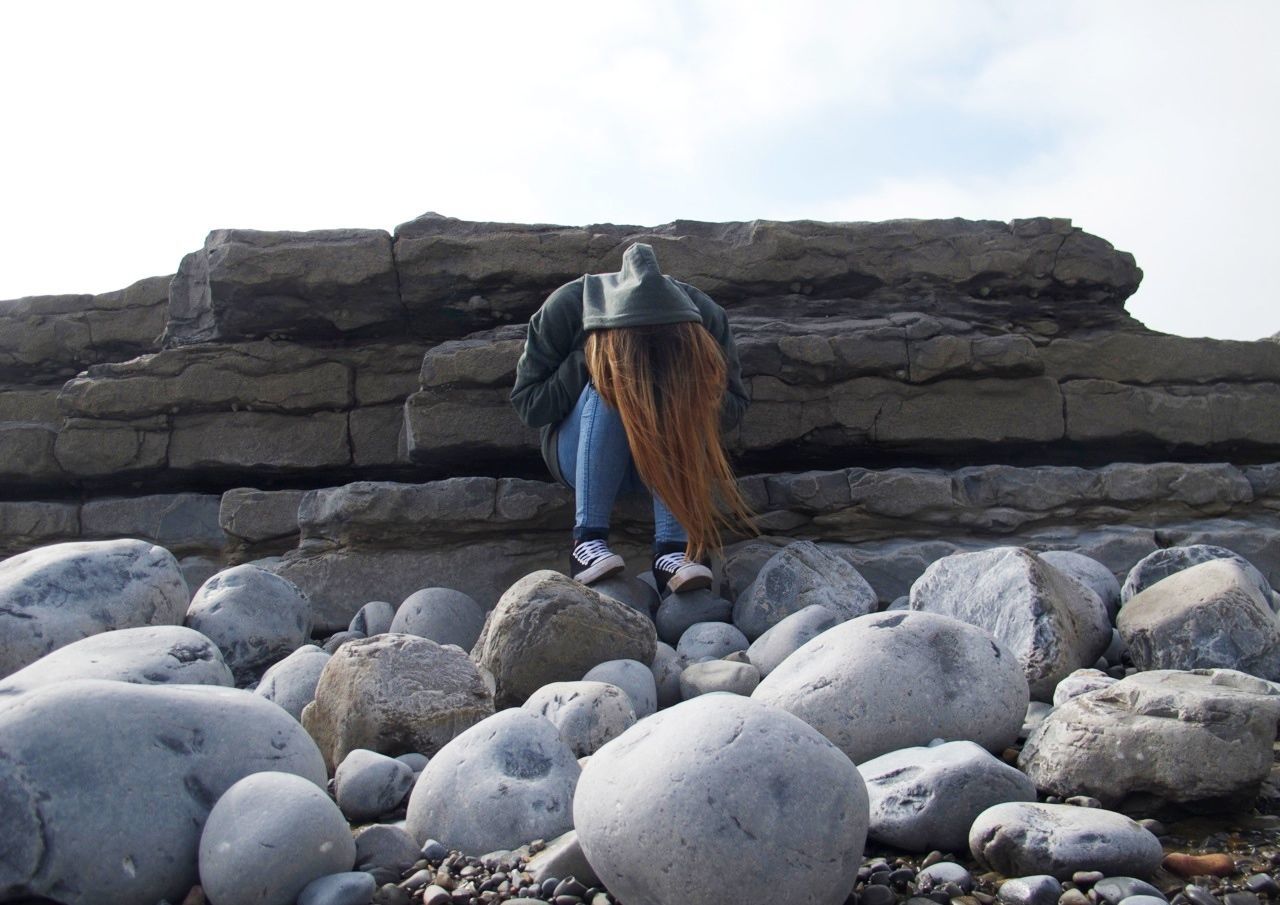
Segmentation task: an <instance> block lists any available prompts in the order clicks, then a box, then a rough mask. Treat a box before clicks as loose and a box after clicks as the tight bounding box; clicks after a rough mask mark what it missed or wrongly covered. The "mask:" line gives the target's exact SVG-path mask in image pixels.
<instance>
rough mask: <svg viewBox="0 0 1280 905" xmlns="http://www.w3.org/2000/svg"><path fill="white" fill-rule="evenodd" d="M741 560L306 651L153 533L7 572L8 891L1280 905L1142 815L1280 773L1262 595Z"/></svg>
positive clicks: (524, 581) (278, 621)
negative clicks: (676, 586) (718, 577)
mask: <svg viewBox="0 0 1280 905" xmlns="http://www.w3.org/2000/svg"><path fill="white" fill-rule="evenodd" d="M357 530H358V529H357ZM749 559H750V558H749V557H746V556H741V557H738V558H737V560H735V561H733V562H728V561H726V562H724V563H723V564H722V566H723V568H722V574H723V575H724V576H726V578H727V576H728V575H729V574H731V573H732V574H733V575H734V576H736V578H735V584H736V585H737V589H736V590H732V589H731V585H730V583H729V582H728V581H727V580H725V581H722V583H721V585H720V590H721V591H722V592H723V593H724V594H725V595H727V596H721V595H720V593H717V592H715V591H712V590H706V591H695V592H690V593H686V594H668V595H666V596H665V597H660V596H659V594H658V593H657V591H656V590H655V589H654V587H653V585H652V583H651V576H648V575H641V576H638V577H626V578H614V579H609V580H606V581H604V582H601V583H599V584H597V585H595V586H593V587H586V586H583V585H581V584H579V583H577V582H574V581H572V580H571V579H569V578H566V577H565V576H563V575H561V574H559V573H557V572H554V571H548V570H542V571H536V572H533V573H531V574H529V575H526V576H524V577H523V578H521V579H520V580H518V581H516V582H515V583H514V584H512V586H511V587H510V588H508V589H507V590H506V592H505V593H503V594H502V596H501V598H500V599H499V600H498V602H497V604H496V605H495V606H494V607H493V608H492V609H491V610H489V611H487V612H486V610H485V608H484V607H483V606H481V605H480V604H479V603H477V602H476V601H475V600H474V599H472V598H471V597H470V596H468V595H466V594H464V593H462V592H459V591H456V590H453V589H449V588H445V587H430V588H421V589H419V590H417V591H416V592H414V593H413V594H410V595H408V596H407V597H406V598H405V599H404V600H403V601H401V602H399V603H391V602H388V601H383V600H372V601H368V602H366V603H365V604H364V605H362V606H361V607H359V609H358V610H357V612H356V613H355V614H354V615H353V617H352V618H351V619H350V622H349V623H348V624H347V625H346V626H345V627H344V628H343V629H342V630H341V631H339V632H337V633H335V634H332V635H328V636H326V635H325V634H324V632H323V631H322V632H321V634H320V635H318V636H317V635H316V627H317V626H316V622H315V619H314V615H313V608H312V602H311V600H310V598H309V596H308V595H307V593H306V592H305V591H304V590H303V589H301V588H299V587H298V586H297V585H296V584H294V583H292V582H291V581H289V580H288V579H287V578H285V577H282V576H281V575H278V574H275V573H273V572H271V571H268V570H266V569H264V568H262V567H260V566H256V565H250V564H246V565H240V566H235V567H232V568H229V569H226V570H223V571H221V572H219V573H217V574H215V575H213V576H212V577H210V578H209V579H208V580H207V581H205V582H204V583H203V584H202V585H201V586H200V587H199V588H198V589H197V590H196V592H195V594H194V595H192V596H191V597H190V599H189V600H188V589H187V586H186V583H185V580H184V578H183V576H182V573H181V570H180V569H179V567H178V564H177V561H176V559H175V558H174V557H173V556H172V554H171V553H169V552H168V551H167V550H165V549H163V548H161V547H158V546H155V545H152V544H149V543H147V542H145V541H139V540H120V541H101V542H76V543H68V544H57V545H51V546H47V547H43V548H39V549H37V550H34V551H30V552H28V553H24V554H20V555H17V556H14V557H10V558H9V559H7V560H4V561H3V562H0V630H2V631H3V634H4V637H5V638H6V646H5V647H4V650H3V655H2V657H0V675H3V678H0V803H2V804H3V807H2V808H0V839H3V840H5V845H4V846H0V901H6V902H7V901H21V900H24V899H27V898H30V897H41V898H44V899H51V900H53V901H57V902H62V903H67V905H78V903H88V902H97V901H111V902H118V903H122V905H130V903H140V905H141V903H148V905H153V903H155V902H159V901H167V902H173V903H177V902H182V901H184V900H185V901H188V902H196V901H208V902H210V903H212V905H239V903H251V902H252V903H279V905H289V903H294V902H299V903H304V905H369V903H380V905H389V903H396V905H407V903H411V902H425V903H429V905H445V903H456V905H479V903H486V905H488V903H497V902H506V901H514V902H521V903H532V902H554V903H556V905H576V903H587V905H610V903H612V902H614V901H621V902H624V903H627V905H631V903H676V902H687V903H694V905H698V903H715V902H722V901H725V900H726V899H732V900H735V901H737V900H740V901H744V902H770V901H778V900H779V899H784V900H786V901H797V902H812V903H830V905H839V903H842V902H845V901H846V900H848V901H853V902H856V903H859V905H891V903H893V902H896V901H899V900H909V899H912V898H915V899H919V900H921V901H920V902H919V903H918V905H924V902H925V901H929V902H937V903H939V905H946V903H950V902H952V901H953V900H963V901H964V902H965V905H972V903H977V905H992V903H994V902H997V901H998V902H1000V903H1002V905H1088V903H1095V905H1097V903H1102V905H1119V903H1121V902H1125V901H1128V905H1153V901H1152V900H1147V899H1141V898H1138V897H1141V896H1153V897H1155V899H1157V900H1159V901H1161V902H1164V901H1169V902H1172V903H1174V905H1188V903H1190V905H1214V903H1215V902H1221V903H1223V905H1255V903H1256V902H1258V901H1259V898H1258V897H1259V896H1262V897H1266V898H1271V897H1280V887H1277V885H1276V881H1275V877H1274V876H1272V874H1273V872H1274V869H1275V868H1274V865H1271V864H1270V863H1263V864H1258V863H1256V861H1245V860H1242V861H1241V863H1240V864H1236V862H1235V861H1234V860H1232V859H1231V858H1230V857H1229V856H1226V855H1223V854H1219V855H1209V856H1205V855H1200V854H1198V853H1195V852H1190V851H1186V852H1181V853H1178V852H1174V853H1172V854H1167V853H1166V851H1165V845H1164V844H1162V837H1163V842H1164V843H1166V844H1167V843H1170V842H1172V841H1173V840H1172V837H1170V836H1168V835H1167V830H1166V829H1165V828H1164V827H1163V826H1162V825H1161V824H1160V823H1159V822H1158V820H1157V819H1156V818H1160V819H1168V818H1169V817H1170V815H1177V814H1179V813H1183V812H1184V811H1188V810H1194V811H1196V812H1215V811H1216V812H1222V811H1229V812H1230V811H1234V812H1238V811H1239V810H1240V809H1243V808H1248V807H1249V806H1251V805H1252V803H1253V802H1254V801H1255V800H1256V798H1257V796H1258V795H1259V792H1260V790H1261V788H1262V787H1263V783H1264V782H1265V781H1266V780H1267V779H1268V777H1269V776H1270V774H1271V770H1272V765H1273V755H1272V747H1273V744H1274V742H1275V739H1276V727H1277V723H1278V721H1280V687H1278V686H1277V685H1275V684H1273V683H1275V682H1276V681H1277V680H1280V620H1278V619H1277V616H1276V609H1277V607H1280V594H1277V593H1276V591H1275V590H1273V588H1272V587H1271V585H1270V583H1269V581H1268V580H1267V578H1266V577H1265V576H1264V575H1263V574H1262V573H1261V572H1259V571H1258V570H1257V569H1256V568H1255V567H1254V566H1253V564H1252V563H1251V562H1250V561H1249V560H1248V559H1246V558H1245V557H1243V556H1241V555H1239V554H1238V553H1236V552H1234V551H1231V550H1228V549H1225V548H1221V547H1214V546H1207V545H1189V546H1180V547H1170V548H1166V549H1162V550H1159V551H1156V552H1154V553H1152V554H1150V555H1148V556H1145V557H1143V558H1142V559H1141V560H1139V561H1138V562H1136V563H1133V564H1132V565H1131V567H1130V568H1128V569H1127V570H1125V571H1124V572H1122V573H1121V575H1119V576H1117V574H1116V573H1114V572H1113V571H1112V570H1111V569H1109V568H1108V567H1107V566H1106V565H1105V564H1103V563H1101V562H1099V561H1097V560H1094V559H1091V558H1089V557H1086V556H1083V555H1081V554H1078V553H1073V552H1070V551H1056V552H1045V553H1043V554H1037V553H1035V552H1033V551H1031V550H1028V549H1026V548H1024V547H1013V546H998V547H990V548H986V549H983V550H978V551H973V552H965V553H953V554H950V555H947V556H943V557H941V558H939V559H938V560H937V561H935V562H934V563H932V564H931V565H930V566H929V567H928V568H927V569H926V570H925V571H924V573H923V574H922V575H921V576H920V577H919V578H918V579H917V580H916V581H915V582H914V583H913V584H912V585H911V587H910V589H909V592H908V593H907V594H906V595H904V596H903V597H902V598H901V599H898V600H895V601H893V602H892V603H890V604H889V605H888V606H885V605H884V604H883V602H882V601H881V600H880V599H879V598H878V595H877V594H876V592H875V591H874V590H873V589H872V587H871V585H870V584H869V583H868V582H867V580H866V579H865V578H864V577H863V576H862V574H861V573H860V572H859V570H858V569H857V568H856V567H855V566H854V565H853V564H851V563H850V562H849V560H848V559H847V558H845V557H844V556H842V555H841V552H840V550H839V549H838V548H832V547H827V546H823V545H819V544H815V543H812V542H808V541H798V542H794V543H791V544H789V545H787V546H785V547H783V548H782V549H780V550H777V551H776V552H775V553H774V554H773V555H771V556H770V557H768V558H767V559H766V560H764V561H763V562H759V563H757V565H756V566H755V567H754V568H752V567H750V565H749ZM1121 578H1123V581H1121V580H1120V579H1121ZM313 637H314V638H317V640H318V641H319V642H320V643H310V642H311V639H312V638H313ZM1135 817H1137V818H1143V819H1141V820H1135V819H1134V818H1135ZM877 850H878V851H883V852H896V853H899V854H897V855H884V856H881V855H877V854H875V852H876V851H877ZM1224 858H1225V859H1226V860H1225V861H1224V860H1223V859H1224ZM956 859H958V862H959V863H958V862H957V860H956ZM1209 875H1212V876H1216V877H1219V878H1220V879H1218V880H1215V881H1214V883H1213V884H1209V883H1208V881H1206V880H1204V879H1203V878H1204V877H1205V876H1209ZM1180 878H1181V879H1180ZM1188 881H1190V882H1188ZM1184 887H1185V888H1184ZM1215 892H1216V893H1220V894H1221V895H1222V897H1223V898H1222V899H1221V900H1220V899H1218V898H1217V897H1216V895H1215ZM1250 897H1252V898H1250ZM944 899H945V902H944Z"/></svg>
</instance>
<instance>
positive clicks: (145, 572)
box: [0, 540, 190, 677]
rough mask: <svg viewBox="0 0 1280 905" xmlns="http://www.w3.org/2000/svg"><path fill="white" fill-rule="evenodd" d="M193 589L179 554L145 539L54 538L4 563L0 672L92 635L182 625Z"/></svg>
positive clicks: (0, 598)
mask: <svg viewBox="0 0 1280 905" xmlns="http://www.w3.org/2000/svg"><path fill="white" fill-rule="evenodd" d="M189 594H190V592H189V591H188V589H187V583H186V581H185V580H184V579H183V577H182V571H181V569H179V568H178V561H177V560H176V559H174V558H173V554H172V553H170V552H169V551H168V550H166V549H164V548H163V547H157V546H155V545H154V544H149V543H147V542H146V541H140V540H109V541H75V542H71V543H65V544H51V545H50V546H47V547H39V548H37V549H35V550H29V551H27V552H26V553H19V554H18V555H17V556H11V557H9V558H8V559H6V560H4V561H2V562H0V637H3V638H4V639H5V642H4V644H3V645H0V677H3V676H7V675H9V674H10V673H12V672H16V671H17V670H19V669H21V668H22V667H24V666H26V665H27V664H29V663H34V662H35V661H36V660H38V659H40V658H41V657H43V656H44V655H45V654H47V653H49V652H50V651H52V650H57V649H58V648H59V647H62V646H64V645H67V644H70V643H71V642H72V641H79V640H80V639H81V638H87V637H89V636H90V635H97V634H100V633H101V632H109V631H112V630H114V629H119V628H136V627H138V626H143V625H179V624H181V623H182V616H183V614H184V613H185V612H186V609H187V601H188V600H189Z"/></svg>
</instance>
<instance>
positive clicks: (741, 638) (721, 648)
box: [676, 622, 750, 663]
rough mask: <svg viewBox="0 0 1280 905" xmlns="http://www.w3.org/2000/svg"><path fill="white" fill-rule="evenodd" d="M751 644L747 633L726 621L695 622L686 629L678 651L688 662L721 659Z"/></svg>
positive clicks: (681, 637)
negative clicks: (708, 658) (707, 658)
mask: <svg viewBox="0 0 1280 905" xmlns="http://www.w3.org/2000/svg"><path fill="white" fill-rule="evenodd" d="M748 646H750V642H748V641H747V637H746V635H744V634H742V632H740V631H738V629H736V628H735V627H734V626H732V625H729V624H728V623H725V622H695V623H694V624H693V625H691V626H689V627H688V628H687V629H685V632H684V634H683V635H681V636H680V643H678V644H677V645H676V653H677V654H679V655H680V659H681V660H683V661H684V662H686V663H696V662H697V661H698V660H701V659H704V658H706V657H710V658H712V659H719V658H720V657H723V656H726V655H728V654H731V653H733V652H734V651H740V650H743V651H744V650H746V649H747V647H748Z"/></svg>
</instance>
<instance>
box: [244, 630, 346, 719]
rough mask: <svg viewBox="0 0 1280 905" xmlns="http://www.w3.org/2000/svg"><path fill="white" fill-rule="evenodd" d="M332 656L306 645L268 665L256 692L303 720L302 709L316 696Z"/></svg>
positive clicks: (314, 646)
mask: <svg viewBox="0 0 1280 905" xmlns="http://www.w3.org/2000/svg"><path fill="white" fill-rule="evenodd" d="M330 656H332V654H330V653H329V652H328V651H326V650H324V649H323V648H320V647H317V646H316V645H314V644H304V645H302V647H300V648H298V649H297V650H295V651H294V652H293V653H291V654H290V655H289V656H287V657H285V658H284V659H283V660H281V661H279V662H278V663H273V664H272V665H271V666H269V667H268V668H267V671H266V672H265V673H263V674H262V681H260V682H259V683H258V687H257V688H255V689H254V690H253V693H254V694H256V695H258V696H259V697H263V698H266V699H267V700H268V701H272V702H274V703H276V704H278V705H280V706H281V707H283V708H284V709H285V710H287V711H289V715H290V716H292V717H293V718H294V719H295V720H297V721H298V722H302V711H303V710H304V709H305V708H306V706H307V705H308V704H310V703H311V702H312V701H314V700H315V699H316V686H317V685H319V684H320V674H321V673H323V672H324V667H325V664H327V663H328V662H329V657H330Z"/></svg>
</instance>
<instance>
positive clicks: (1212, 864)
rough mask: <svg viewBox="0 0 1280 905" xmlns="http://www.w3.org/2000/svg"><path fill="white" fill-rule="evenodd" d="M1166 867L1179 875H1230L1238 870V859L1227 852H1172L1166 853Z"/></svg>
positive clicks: (1188, 876) (1189, 876)
mask: <svg viewBox="0 0 1280 905" xmlns="http://www.w3.org/2000/svg"><path fill="white" fill-rule="evenodd" d="M1164 869H1165V870H1167V871H1169V872H1170V873H1175V874H1177V875H1178V876H1179V877H1187V878H1191V877H1229V876H1231V875H1232V874H1233V873H1235V872H1236V861H1235V859H1234V858H1232V857H1231V856H1230V855H1228V854H1227V853H1226V852H1210V853H1207V854H1203V855H1191V854H1187V853H1185V852H1171V853H1170V854H1168V855H1165V858H1164Z"/></svg>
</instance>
